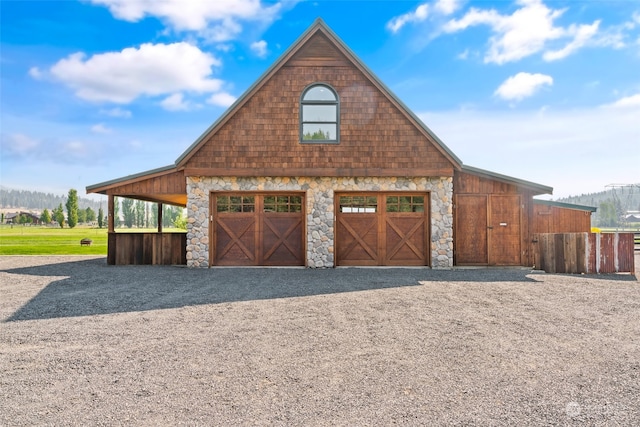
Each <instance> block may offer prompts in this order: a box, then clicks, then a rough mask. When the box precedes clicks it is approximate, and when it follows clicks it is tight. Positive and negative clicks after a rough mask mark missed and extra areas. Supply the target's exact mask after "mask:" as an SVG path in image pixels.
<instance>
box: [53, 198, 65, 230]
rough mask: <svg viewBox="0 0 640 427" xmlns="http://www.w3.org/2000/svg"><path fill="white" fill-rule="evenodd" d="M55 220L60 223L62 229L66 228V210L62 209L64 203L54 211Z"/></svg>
mask: <svg viewBox="0 0 640 427" xmlns="http://www.w3.org/2000/svg"><path fill="white" fill-rule="evenodd" d="M53 219H54V221H56V222H57V223H58V225H59V226H60V228H64V210H63V209H62V203H60V204H59V205H58V207H57V208H55V209H54V210H53Z"/></svg>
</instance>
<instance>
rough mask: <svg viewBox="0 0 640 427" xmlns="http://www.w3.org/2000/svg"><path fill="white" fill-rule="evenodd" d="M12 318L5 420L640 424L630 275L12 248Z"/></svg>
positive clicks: (637, 319)
mask: <svg viewBox="0 0 640 427" xmlns="http://www.w3.org/2000/svg"><path fill="white" fill-rule="evenodd" d="M638 258H639V257H636V259H637V261H636V263H637V265H640V262H638V261H640V260H638ZM0 322H1V323H0V425H1V426H21V425H24V426H27V425H28V426H33V425H123V424H126V425H149V426H151V425H153V426H155V425H287V426H289V425H305V426H306V425H327V426H328V425H331V426H333V425H349V426H355V425H389V424H408V425H465V426H466V425H541V424H548V425H585V424H586V425H640V283H639V282H638V281H637V280H636V277H635V276H633V275H603V276H584V275H583V276H568V275H552V274H544V273H540V272H531V271H529V270H524V269H457V270H453V271H434V270H429V269H419V268H418V269H370V268H348V269H347V268H342V269H328V270H308V269H296V268H290V269H262V268H246V269H240V268H238V269H235V268H227V269H222V268H220V269H216V268H214V269H187V268H182V267H155V266H154V267H134V266H131V267H109V266H107V265H106V260H105V258H103V257H99V258H96V257H0Z"/></svg>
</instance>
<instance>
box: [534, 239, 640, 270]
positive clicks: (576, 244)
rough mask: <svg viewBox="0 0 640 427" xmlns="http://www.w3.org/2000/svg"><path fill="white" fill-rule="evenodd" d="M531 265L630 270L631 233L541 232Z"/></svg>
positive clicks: (578, 268) (562, 268)
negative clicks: (533, 262) (533, 261)
mask: <svg viewBox="0 0 640 427" xmlns="http://www.w3.org/2000/svg"><path fill="white" fill-rule="evenodd" d="M534 241H535V266H536V268H538V269H540V270H544V271H546V272H547V273H563V274H564V273H567V274H584V273H633V272H634V271H635V262H634V261H635V260H634V251H633V233H602V234H600V233H541V234H536V235H535V236H534Z"/></svg>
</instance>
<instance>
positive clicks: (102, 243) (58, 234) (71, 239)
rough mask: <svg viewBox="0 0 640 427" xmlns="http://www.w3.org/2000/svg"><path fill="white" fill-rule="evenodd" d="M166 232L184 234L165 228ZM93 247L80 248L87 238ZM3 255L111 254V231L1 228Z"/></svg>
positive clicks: (85, 228)
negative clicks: (108, 234) (109, 247)
mask: <svg viewBox="0 0 640 427" xmlns="http://www.w3.org/2000/svg"><path fill="white" fill-rule="evenodd" d="M156 231H157V229H155V228H154V229H144V228H133V229H128V228H118V229H117V231H116V232H120V233H143V232H146V233H155V232H156ZM163 231H164V232H165V233H180V232H182V233H184V232H185V230H181V229H178V228H173V227H171V228H164V229H163ZM85 237H86V238H88V239H91V240H93V242H92V244H91V246H80V240H82V239H84V238H85ZM0 255H105V256H106V255H107V229H106V228H94V227H83V226H77V227H74V228H55V227H42V226H25V225H14V226H13V227H12V226H10V225H0Z"/></svg>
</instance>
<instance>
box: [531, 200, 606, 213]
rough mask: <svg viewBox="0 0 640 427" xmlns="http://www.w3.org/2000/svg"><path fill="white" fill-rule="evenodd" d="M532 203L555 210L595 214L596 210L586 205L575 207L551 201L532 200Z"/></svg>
mask: <svg viewBox="0 0 640 427" xmlns="http://www.w3.org/2000/svg"><path fill="white" fill-rule="evenodd" d="M533 203H535V204H538V205H546V206H554V207H557V208H566V209H575V210H579V211H588V212H595V211H597V210H598V208H596V207H593V206H586V205H576V204H573V203H563V202H555V201H553V200H543V199H533Z"/></svg>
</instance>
